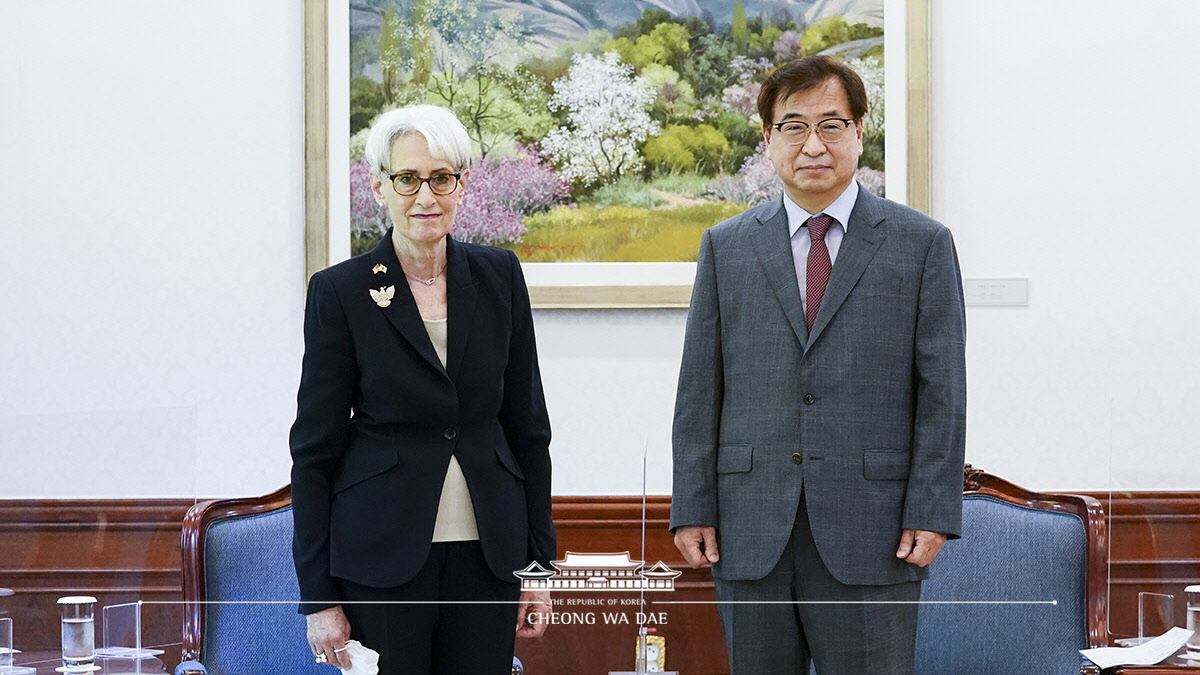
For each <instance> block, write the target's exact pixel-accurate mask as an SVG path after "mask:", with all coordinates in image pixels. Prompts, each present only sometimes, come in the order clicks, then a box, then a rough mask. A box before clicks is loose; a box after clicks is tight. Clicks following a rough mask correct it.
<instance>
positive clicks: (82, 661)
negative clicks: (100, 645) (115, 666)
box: [58, 595, 96, 672]
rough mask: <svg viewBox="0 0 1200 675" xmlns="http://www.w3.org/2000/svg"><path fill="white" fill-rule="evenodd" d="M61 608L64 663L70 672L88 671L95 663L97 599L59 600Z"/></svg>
mask: <svg viewBox="0 0 1200 675" xmlns="http://www.w3.org/2000/svg"><path fill="white" fill-rule="evenodd" d="M58 604H59V606H60V607H62V662H63V668H64V669H65V670H66V671H67V672H71V671H72V670H76V671H79V672H86V671H90V670H92V668H91V666H92V664H93V662H95V660H96V620H95V608H96V599H95V598H93V597H92V596H90V595H72V596H68V597H65V598H59V599H58Z"/></svg>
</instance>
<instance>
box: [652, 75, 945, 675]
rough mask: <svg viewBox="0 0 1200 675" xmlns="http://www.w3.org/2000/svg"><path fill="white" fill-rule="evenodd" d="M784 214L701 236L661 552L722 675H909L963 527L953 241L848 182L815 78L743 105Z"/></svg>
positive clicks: (842, 146)
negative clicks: (931, 587)
mask: <svg viewBox="0 0 1200 675" xmlns="http://www.w3.org/2000/svg"><path fill="white" fill-rule="evenodd" d="M758 109H759V114H760V115H761V117H762V120H763V138H764V139H765V140H766V144H767V155H768V157H769V158H770V160H771V163H772V164H773V165H774V167H775V170H776V172H777V173H778V174H779V177H780V178H781V179H782V180H783V186H784V195H783V197H782V199H776V200H774V201H771V202H768V203H766V204H762V205H760V206H756V207H754V208H751V209H750V210H748V211H746V212H744V213H742V214H740V215H738V216H735V217H734V218H731V219H729V220H727V221H725V222H723V223H720V224H719V225H717V226H715V227H713V228H712V229H710V230H708V231H707V232H705V233H704V237H703V241H702V242H701V245H700V254H699V259H698V263H697V267H696V283H695V288H694V290H693V294H692V305H691V311H690V312H689V314H688V323H687V333H686V339H685V344H684V353H683V365H682V368H681V371H680V374H679V390H678V396H677V399H676V407H675V424H674V443H673V445H674V495H673V501H672V507H671V529H672V531H673V532H675V544H676V546H678V547H679V550H680V552H681V553H683V555H684V557H685V558H686V559H687V561H688V563H690V564H691V565H693V566H697V567H698V566H707V565H710V564H711V565H712V567H713V576H714V577H715V579H716V590H717V599H718V600H719V601H720V604H719V605H718V607H719V612H720V616H721V622H722V627H723V629H724V632H725V640H726V644H727V647H728V650H729V659H730V665H731V668H732V672H733V673H734V674H735V675H736V674H738V673H746V674H750V673H771V674H772V675H778V674H781V673H796V674H798V675H801V674H802V675H807V673H808V672H809V671H808V669H809V663H810V660H811V661H813V662H815V665H816V668H817V671H818V673H820V674H821V675H828V674H831V673H846V674H853V675H863V674H864V673H872V674H880V673H911V672H912V669H913V656H914V645H915V641H916V617H917V614H916V612H917V605H916V604H915V601H916V600H917V599H918V598H919V596H920V580H921V579H923V578H925V577H926V576H927V574H928V571H927V570H926V569H925V568H926V566H927V565H928V564H929V563H931V562H932V561H933V559H934V558H935V557H936V556H937V553H938V550H939V549H940V548H941V546H942V544H943V543H944V542H945V541H946V539H947V538H953V537H957V536H958V535H959V530H960V527H961V520H962V464H963V448H964V433H965V432H964V429H965V408H966V404H965V390H966V376H965V366H964V363H965V357H964V341H965V320H964V310H963V299H962V283H961V279H960V276H959V269H958V260H957V258H956V255H955V251H954V244H953V241H952V240H951V237H950V232H949V231H948V230H947V229H946V228H945V227H943V226H942V225H940V224H939V223H937V222H935V221H933V220H931V219H930V218H928V217H926V216H924V215H922V214H920V213H918V212H916V211H913V210H912V209H909V208H907V207H904V206H901V205H899V204H896V203H894V202H890V201H888V200H886V199H881V198H878V197H875V196H874V195H871V194H870V193H868V192H867V191H866V190H865V189H863V188H861V187H860V186H859V185H858V184H857V183H856V182H855V180H854V172H855V170H856V168H857V166H858V157H859V155H860V154H861V153H862V136H863V117H864V116H865V115H866V112H867V97H866V92H865V89H864V87H863V84H862V81H861V80H860V79H859V77H858V75H857V74H855V73H854V71H852V70H850V69H849V68H847V67H846V66H844V65H842V64H840V63H838V62H837V61H835V60H833V59H831V58H828V57H820V56H817V57H808V58H804V59H801V60H798V61H794V62H792V63H789V64H787V65H784V66H782V67H781V68H779V69H778V70H777V71H776V72H775V73H774V74H772V75H771V76H770V77H769V78H768V79H767V81H766V82H765V83H764V84H763V88H762V93H761V94H760V95H759V98H758Z"/></svg>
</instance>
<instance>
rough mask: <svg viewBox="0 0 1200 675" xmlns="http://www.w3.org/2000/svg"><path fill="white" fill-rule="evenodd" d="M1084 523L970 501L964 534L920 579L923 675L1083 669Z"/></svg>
mask: <svg viewBox="0 0 1200 675" xmlns="http://www.w3.org/2000/svg"><path fill="white" fill-rule="evenodd" d="M1086 554H1087V538H1086V532H1085V525H1084V523H1083V521H1082V520H1080V519H1079V518H1078V517H1077V516H1075V515H1074V514H1070V513H1062V512H1056V511H1046V510H1041V509H1032V508H1028V507H1024V506H1018V505H1015V504H1011V503H1009V502H1005V501H1003V500H1000V499H996V498H994V497H989V496H985V495H967V496H966V497H964V499H963V536H962V538H961V539H957V540H954V541H950V542H947V543H946V545H945V547H944V548H943V549H942V551H941V553H940V554H939V555H938V558H937V560H936V561H934V563H933V565H932V569H931V570H930V577H929V579H928V580H926V581H925V582H923V583H922V585H921V600H922V601H923V602H931V601H932V602H946V601H955V602H961V601H981V600H983V601H1009V602H1012V601H1020V602H1028V601H1039V602H1046V601H1054V602H1055V603H1056V604H922V605H921V610H920V614H919V619H918V627H917V667H916V672H917V673H920V674H922V675H940V674H943V673H944V674H945V675H961V674H962V673H971V674H972V675H991V674H995V675H1011V674H1012V673H1039V674H1044V675H1054V674H1055V673H1061V674H1062V675H1068V674H1075V673H1078V672H1079V663H1080V656H1079V652H1078V651H1077V650H1079V649H1084V648H1086V647H1087V626H1086V616H1087V614H1086V607H1085V597H1086V583H1087V582H1086V579H1087V565H1086Z"/></svg>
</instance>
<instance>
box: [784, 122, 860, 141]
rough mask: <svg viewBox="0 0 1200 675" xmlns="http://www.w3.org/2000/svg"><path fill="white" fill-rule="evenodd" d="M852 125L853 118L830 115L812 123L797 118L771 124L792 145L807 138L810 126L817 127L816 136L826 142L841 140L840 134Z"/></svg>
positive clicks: (844, 132) (843, 134)
mask: <svg viewBox="0 0 1200 675" xmlns="http://www.w3.org/2000/svg"><path fill="white" fill-rule="evenodd" d="M853 125H854V120H845V119H839V118H837V117H831V118H829V119H826V120H821V121H820V122H816V123H814V124H809V123H808V122H801V121H799V120H788V121H786V122H780V123H779V124H772V125H771V126H772V127H774V128H775V129H776V130H777V131H778V132H779V133H780V134H781V135H782V136H783V140H785V141H787V142H788V143H791V144H792V145H800V144H801V143H803V142H804V141H807V140H808V134H809V132H810V131H812V127H816V128H817V137H818V138H820V139H821V140H822V141H824V142H826V143H837V142H838V141H840V140H842V136H845V135H846V130H847V129H849V128H850V127H851V126H853Z"/></svg>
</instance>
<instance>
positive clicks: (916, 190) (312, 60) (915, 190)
mask: <svg viewBox="0 0 1200 675" xmlns="http://www.w3.org/2000/svg"><path fill="white" fill-rule="evenodd" d="M334 1H335V2H336V1H339V0H334ZM929 1H930V0H889V5H888V6H889V7H890V6H892V3H903V8H904V17H905V20H904V27H905V28H904V45H905V54H906V57H905V69H904V71H905V73H906V77H905V85H906V86H905V87H904V97H905V101H904V102H903V106H904V109H905V130H906V136H905V148H906V153H907V154H906V162H905V168H906V182H905V186H906V189H905V196H906V201H907V203H908V205H910V206H912V207H913V208H915V209H917V210H919V211H923V212H926V213H928V212H929V210H930V206H931V202H932V199H931V192H932V179H931V168H930V164H931V161H930V160H931V154H932V153H931V149H930V75H929ZM329 2H330V0H304V139H305V142H304V162H305V171H304V229H305V248H304V250H305V279H307V278H308V277H309V276H312V274H313V273H315V272H317V271H318V270H321V269H324V268H325V267H327V266H329V264H330V262H331V252H330V245H329V236H330V232H329V222H330V197H329V195H330V161H329V159H330V158H329V130H330V122H331V118H330V114H329V75H330V73H329V54H330V52H329V45H330V40H329V29H330V26H329ZM539 264H540V265H571V264H572V263H539ZM604 264H607V265H620V264H621V263H604ZM643 264H644V263H643ZM651 264H653V263H651ZM679 264H686V263H675V265H679ZM529 294H530V300H531V302H532V303H533V306H534V308H535V309H686V308H687V307H688V304H689V301H690V298H691V284H684V283H644V284H611V283H602V284H597V283H588V282H585V283H570V284H562V283H545V282H542V281H534V280H531V281H530V285H529Z"/></svg>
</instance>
